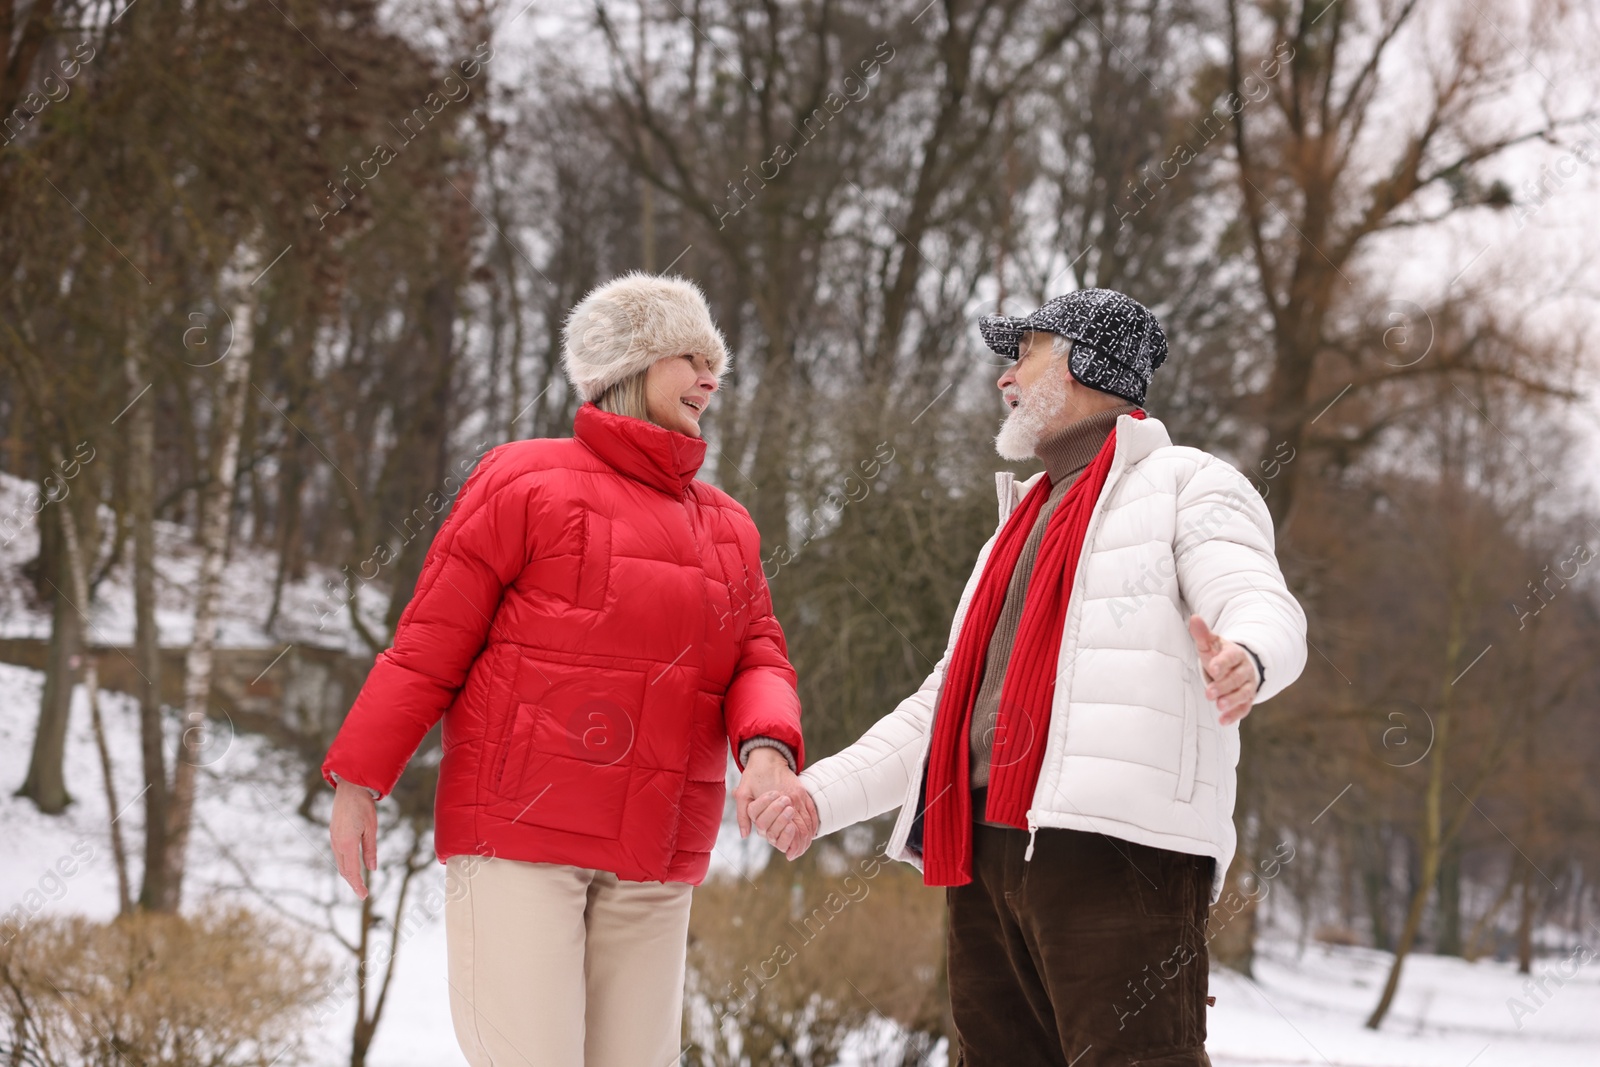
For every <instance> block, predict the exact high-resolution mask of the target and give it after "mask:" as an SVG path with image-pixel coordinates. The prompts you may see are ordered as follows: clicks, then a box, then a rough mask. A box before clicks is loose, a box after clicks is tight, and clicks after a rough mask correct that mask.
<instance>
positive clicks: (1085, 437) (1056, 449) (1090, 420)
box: [1034, 404, 1139, 485]
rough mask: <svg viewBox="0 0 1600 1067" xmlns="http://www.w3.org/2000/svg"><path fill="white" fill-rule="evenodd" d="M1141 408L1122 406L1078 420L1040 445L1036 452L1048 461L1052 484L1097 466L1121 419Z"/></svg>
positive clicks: (1045, 467) (1135, 405) (1130, 405)
mask: <svg viewBox="0 0 1600 1067" xmlns="http://www.w3.org/2000/svg"><path fill="white" fill-rule="evenodd" d="M1138 408H1139V405H1137V404H1121V405H1118V406H1117V407H1114V408H1107V409H1105V410H1104V411H1097V412H1095V413H1094V414H1092V415H1085V416H1084V417H1083V418H1080V419H1074V420H1073V421H1072V422H1069V423H1067V425H1066V426H1064V427H1062V428H1061V429H1060V430H1058V431H1056V432H1055V433H1054V434H1052V435H1051V436H1049V437H1046V438H1045V439H1044V440H1042V441H1040V442H1039V445H1038V447H1037V448H1036V449H1034V452H1035V453H1036V454H1037V455H1038V457H1039V458H1040V459H1042V460H1043V461H1044V469H1045V472H1046V473H1047V474H1049V475H1050V484H1051V485H1058V484H1060V482H1061V481H1062V479H1064V478H1068V477H1071V476H1072V475H1074V474H1076V473H1078V472H1079V471H1081V470H1083V469H1084V468H1085V467H1087V466H1088V465H1089V464H1091V463H1093V462H1094V457H1095V456H1096V455H1098V454H1099V452H1100V449H1101V447H1102V446H1104V445H1105V443H1106V437H1107V436H1109V435H1110V433H1111V431H1112V429H1113V428H1114V427H1115V426H1116V425H1117V418H1118V416H1121V415H1126V414H1128V413H1130V412H1133V411H1137V410H1138Z"/></svg>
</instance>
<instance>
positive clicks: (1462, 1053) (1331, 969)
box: [0, 665, 1600, 1067]
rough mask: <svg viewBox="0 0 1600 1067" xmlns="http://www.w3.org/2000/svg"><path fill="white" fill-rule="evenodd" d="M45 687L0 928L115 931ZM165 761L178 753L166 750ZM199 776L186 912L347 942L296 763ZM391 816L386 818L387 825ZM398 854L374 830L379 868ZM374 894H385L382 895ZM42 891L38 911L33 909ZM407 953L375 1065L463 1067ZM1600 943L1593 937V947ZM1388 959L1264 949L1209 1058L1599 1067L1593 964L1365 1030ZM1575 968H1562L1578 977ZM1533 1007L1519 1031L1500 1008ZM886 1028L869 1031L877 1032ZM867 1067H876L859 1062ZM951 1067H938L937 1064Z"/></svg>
mask: <svg viewBox="0 0 1600 1067" xmlns="http://www.w3.org/2000/svg"><path fill="white" fill-rule="evenodd" d="M41 683H42V675H40V674H39V672H37V671H31V670H25V669H23V668H19V667H11V666H6V665H0V786H4V788H3V789H0V827H3V828H4V834H3V839H0V913H4V912H9V911H11V909H13V908H14V907H18V906H24V909H25V910H26V904H25V902H26V901H30V900H31V901H34V902H38V901H41V900H42V901H43V904H42V906H41V910H42V909H44V908H48V909H51V910H63V911H76V912H83V913H87V914H90V915H95V916H101V917H106V916H109V915H111V914H112V913H113V912H114V911H115V907H116V904H115V901H116V883H115V877H114V872H113V870H112V866H111V860H110V855H111V851H110V848H109V845H108V837H107V830H106V826H107V821H108V818H109V809H108V805H107V803H106V799H105V793H104V790H103V789H102V788H101V785H100V781H101V779H100V771H99V764H98V762H97V761H96V758H95V754H94V747H93V742H92V738H91V736H90V733H89V726H88V714H87V706H86V702H85V700H84V693H83V691H82V690H81V689H80V690H79V691H78V693H77V702H76V704H75V706H74V709H73V718H72V723H71V731H70V735H69V739H68V750H67V780H68V785H69V788H70V789H71V790H72V792H73V794H74V795H75V796H76V797H77V802H76V803H75V804H73V805H72V807H71V808H70V809H69V810H68V811H67V813H66V814H64V815H62V816H59V817H47V816H43V815H40V814H39V813H38V812H37V811H36V810H35V809H34V807H33V805H32V804H31V803H28V802H27V801H22V800H18V799H17V798H15V797H13V796H12V795H11V792H12V790H13V789H15V787H16V784H17V783H19V782H20V781H21V780H22V778H23V775H24V772H25V771H26V769H27V760H28V753H29V748H30V746H31V744H32V741H33V726H34V720H35V717H36V715H37V708H38V699H39V688H40V685H41ZM102 701H103V704H102V707H103V710H104V714H105V716H106V720H107V730H108V732H109V735H110V747H111V750H112V752H113V753H114V756H113V758H114V760H115V761H116V764H117V766H116V771H117V783H118V784H117V789H118V800H119V803H121V804H122V805H124V806H125V808H126V813H125V814H124V815H123V816H122V818H121V820H120V823H121V824H122V825H123V826H124V829H125V832H126V835H127V840H128V842H129V843H130V846H133V845H134V844H135V843H137V842H138V841H140V840H142V836H141V831H140V822H141V820H142V815H143V813H142V809H141V807H140V805H138V804H136V803H130V802H132V801H133V800H134V798H135V797H136V796H137V794H138V790H139V787H140V784H141V780H140V775H139V768H138V764H137V753H138V744H137V721H136V713H135V708H134V705H133V703H132V701H131V700H129V699H128V698H126V697H123V696H119V695H117V694H113V693H103V694H102ZM168 750H169V751H170V750H171V748H170V743H169V749H168ZM212 751H214V752H216V754H217V755H216V758H214V759H212V760H211V761H210V762H209V763H208V764H207V766H206V767H205V768H204V770H203V773H202V776H201V780H200V794H199V800H198V804H197V808H196V812H197V825H196V831H195V837H194V851H193V854H192V857H191V875H190V879H189V881H188V882H187V883H186V892H185V900H186V901H189V902H193V901H196V900H198V899H199V898H200V897H201V896H203V895H206V894H211V893H229V894H236V895H238V896H239V897H240V898H241V899H242V900H244V901H245V902H247V903H250V904H251V905H252V906H255V907H258V908H266V907H268V906H269V902H270V906H273V907H276V908H279V909H280V910H282V911H285V912H287V913H291V914H296V915H299V916H301V917H303V918H305V919H307V920H315V919H317V918H319V917H320V914H321V909H320V907H318V906H316V902H317V901H321V900H328V899H333V900H338V901H341V902H342V903H341V904H340V905H339V906H338V907H337V908H336V911H337V913H338V921H339V922H340V923H341V924H342V929H343V930H344V931H346V933H348V932H350V931H351V930H353V928H354V921H355V907H354V905H353V897H351V895H350V894H349V892H348V890H345V889H342V888H341V887H340V884H339V883H337V882H336V881H335V879H336V875H335V873H334V871H333V867H332V864H331V862H330V860H329V858H328V848H327V842H326V839H325V837H324V836H323V832H322V831H321V830H319V829H318V828H316V827H314V826H311V825H310V824H308V823H306V822H305V821H304V820H303V819H301V818H299V817H298V816H297V815H295V814H294V810H295V807H296V806H297V804H298V803H299V800H300V794H299V792H298V789H299V784H298V772H297V770H296V769H295V768H294V766H293V765H292V762H291V760H290V758H289V757H285V756H283V755H282V754H279V753H276V752H274V751H273V750H272V749H271V747H270V746H269V745H267V744H265V743H264V742H263V741H261V740H260V739H259V738H255V737H251V736H246V735H240V736H238V737H234V738H231V739H229V743H227V744H225V745H224V744H219V745H217V746H214V748H213V749H212ZM381 810H387V809H381ZM75 846H76V848H77V850H78V851H77V853H76V854H77V855H79V856H82V855H83V853H84V852H85V850H86V848H87V847H92V849H93V856H92V859H91V860H90V861H89V862H88V863H87V864H85V865H84V868H83V870H82V871H81V873H78V874H77V875H75V876H74V877H73V878H71V879H69V880H67V881H65V882H64V883H62V882H60V881H59V880H58V879H52V877H51V875H50V872H51V871H52V869H53V868H54V866H55V863H56V860H57V859H58V858H59V857H61V856H63V855H69V854H73V849H74V847H75ZM398 847H399V841H398V840H397V838H396V837H395V835H394V834H392V833H390V832H388V831H382V832H380V838H379V850H380V856H383V855H386V854H387V853H386V852H385V850H388V852H389V853H392V852H394V850H396V849H397V848H398ZM770 855H771V853H770V852H767V851H765V850H764V846H760V845H759V843H758V842H755V841H741V840H740V839H739V837H738V833H737V830H736V829H735V828H734V827H733V826H732V825H731V824H729V823H725V824H724V827H723V834H722V837H721V838H720V839H719V841H718V845H717V857H718V867H717V870H720V871H722V872H723V874H724V875H726V876H732V875H731V871H732V868H733V866H734V865H735V864H741V863H743V864H746V865H747V869H748V868H749V867H753V866H757V865H760V864H762V863H765V862H766V861H767V858H768V857H769V856H770ZM443 875H444V869H443V867H441V866H440V865H438V864H430V865H429V869H428V870H427V871H426V872H425V873H424V875H423V876H422V878H423V883H422V885H421V886H420V887H418V892H417V897H416V898H417V899H422V898H425V897H426V896H427V895H428V894H427V890H428V889H429V888H435V887H436V888H437V889H439V890H440V892H441V893H442V890H443V887H444V877H443ZM378 891H379V892H380V894H381V893H382V892H383V891H384V887H382V886H380V887H379V890H378ZM30 892H33V893H35V894H37V895H36V896H33V897H29V893H30ZM419 918H420V919H421V921H420V922H418V923H417V924H416V928H415V932H414V933H413V934H411V935H410V936H409V937H408V938H407V939H406V941H405V942H404V944H403V947H402V949H401V952H400V959H399V964H398V969H397V975H398V977H397V979H396V986H395V988H394V990H393V991H392V992H391V994H390V1003H389V1005H388V1008H387V1010H386V1012H385V1017H384V1020H383V1022H382V1024H381V1025H380V1027H379V1031H378V1038H377V1042H376V1044H375V1046H374V1048H373V1050H372V1054H371V1056H370V1058H369V1062H370V1063H371V1064H372V1065H373V1067H459V1065H462V1064H464V1062H465V1061H464V1060H463V1058H462V1056H461V1054H460V1052H459V1050H458V1049H457V1046H456V1043H455V1035H454V1032H453V1030H452V1028H451V1023H450V1011H449V1000H448V989H447V986H446V983H445V941H444V924H443V916H442V914H432V913H427V912H426V911H424V913H422V914H421V915H420V916H419ZM1597 940H1600V935H1597ZM306 942H307V946H308V950H320V951H323V952H325V953H326V954H327V955H328V957H329V958H331V959H335V960H340V961H342V962H343V963H344V966H345V970H346V972H348V969H349V965H348V959H349V957H347V956H341V955H340V953H339V952H338V950H337V948H336V946H335V945H334V942H333V939H332V938H331V937H330V936H329V935H328V934H326V933H323V934H318V933H316V932H314V930H313V929H312V928H311V927H310V926H308V927H307V934H306ZM1561 962H1562V961H1561V960H1559V959H1544V960H1540V961H1539V962H1538V964H1537V965H1536V966H1535V977H1536V978H1537V977H1539V976H1540V975H1541V974H1543V973H1544V972H1545V971H1546V970H1555V969H1557V968H1559V966H1560V964H1561ZM1387 963H1388V956H1387V954H1385V953H1381V952H1375V951H1372V950H1368V949H1360V948H1332V947H1326V946H1321V945H1313V946H1311V947H1310V948H1309V949H1307V951H1306V953H1305V955H1304V957H1303V958H1297V956H1296V952H1295V948H1294V945H1293V942H1292V941H1291V940H1289V939H1287V938H1280V937H1269V938H1268V939H1266V941H1265V943H1264V945H1263V947H1262V953H1261V958H1260V964H1259V973H1258V978H1257V980H1255V981H1250V980H1246V979H1244V978H1241V977H1239V976H1238V975H1235V974H1231V973H1228V972H1223V971H1218V972H1216V973H1214V974H1213V976H1212V986H1211V989H1212V992H1213V993H1214V994H1215V995H1216V997H1217V1004H1216V1007H1214V1008H1212V1009H1211V1011H1210V1013H1209V1027H1210V1035H1211V1040H1210V1044H1209V1048H1210V1053H1211V1059H1212V1062H1213V1063H1214V1064H1216V1065H1217V1067H1595V1065H1597V1064H1600V963H1590V964H1588V965H1586V966H1583V967H1580V968H1578V970H1577V972H1576V974H1575V975H1574V976H1573V977H1571V978H1570V979H1568V980H1567V981H1566V982H1565V984H1564V985H1561V986H1557V985H1556V983H1555V982H1554V981H1548V982H1547V983H1546V988H1547V989H1548V990H1549V993H1548V995H1543V996H1540V997H1538V1000H1537V1001H1535V1000H1533V999H1530V994H1529V993H1528V992H1527V990H1526V989H1525V982H1526V981H1527V980H1526V979H1524V978H1521V977H1519V976H1518V975H1517V974H1515V971H1514V968H1513V967H1512V966H1511V965H1510V964H1506V963H1495V962H1492V961H1481V962H1479V963H1476V964H1468V963H1465V962H1463V961H1461V960H1458V959H1447V958H1440V957H1431V956H1414V957H1412V958H1411V959H1410V960H1409V961H1408V962H1407V964H1406V971H1405V977H1404V980H1403V982H1402V984H1401V989H1400V996H1399V999H1398V1001H1397V1002H1396V1005H1395V1008H1394V1010H1393V1011H1392V1012H1391V1014H1390V1017H1389V1020H1388V1021H1387V1022H1386V1023H1385V1024H1384V1029H1383V1030H1382V1031H1381V1032H1378V1033H1373V1032H1371V1031H1368V1030H1366V1029H1364V1028H1363V1026H1362V1023H1363V1021H1364V1020H1365V1018H1366V1014H1367V1012H1368V1011H1370V1010H1371V1007H1372V1005H1373V1003H1374V1002H1375V1001H1376V999H1377V995H1378V990H1379V988H1380V986H1381V984H1382V981H1383V978H1384V974H1385V969H1386V966H1387ZM1569 969H1570V968H1569ZM1511 998H1517V999H1518V1000H1520V1001H1521V1002H1522V1003H1523V1004H1525V1005H1527V1006H1528V1007H1530V1008H1533V1009H1534V1010H1533V1012H1532V1014H1524V1015H1523V1017H1522V1018H1521V1019H1520V1024H1521V1025H1520V1028H1519V1020H1518V1019H1517V1018H1514V1017H1513V1014H1512V1011H1511V1009H1510V1008H1509V1007H1508V1000H1510V999H1511ZM353 1010H354V1007H353V1005H352V1004H350V1003H349V1002H347V1001H346V1002H341V1001H338V1000H337V999H336V1000H334V1001H333V1002H332V1007H331V1009H330V1010H329V1011H328V1013H327V1016H326V1018H325V1019H324V1020H323V1021H322V1023H321V1024H320V1026H318V1027H317V1029H316V1031H315V1033H314V1034H313V1036H312V1041H313V1044H314V1047H315V1049H316V1052H317V1059H316V1060H315V1061H314V1062H315V1063H317V1064H319V1065H320V1064H327V1065H330V1067H331V1065H334V1064H337V1063H340V1062H348V1053H347V1052H346V1049H347V1047H348V1035H349V1031H350V1023H351V1020H352V1018H353V1015H352V1012H353ZM877 1029H880V1028H875V1030H877ZM862 1038H863V1041H862V1042H861V1043H862V1044H863V1045H870V1044H871V1043H872V1042H873V1040H874V1039H876V1040H879V1041H882V1040H885V1039H889V1038H892V1033H891V1032H890V1030H889V1028H887V1027H884V1028H881V1032H875V1033H873V1034H863V1035H862ZM855 1062H856V1063H859V1064H861V1065H862V1067H865V1065H867V1064H871V1063H873V1062H875V1060H874V1058H873V1057H872V1056H871V1055H870V1054H864V1055H862V1056H861V1057H860V1058H859V1059H857V1060H856V1061H855ZM941 1067H942V1065H941Z"/></svg>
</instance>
